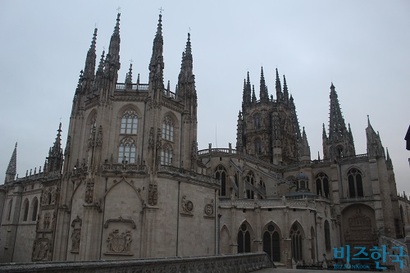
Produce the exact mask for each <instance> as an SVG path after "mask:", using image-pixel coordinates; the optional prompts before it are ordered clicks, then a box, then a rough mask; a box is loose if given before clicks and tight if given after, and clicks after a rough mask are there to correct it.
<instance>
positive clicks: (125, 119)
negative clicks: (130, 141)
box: [120, 111, 138, 135]
mask: <svg viewBox="0 0 410 273" xmlns="http://www.w3.org/2000/svg"><path fill="white" fill-rule="evenodd" d="M137 132H138V116H137V113H136V112H135V111H127V112H125V113H124V114H123V115H122V118H121V129H120V133H121V134H127V135H129V134H137Z"/></svg>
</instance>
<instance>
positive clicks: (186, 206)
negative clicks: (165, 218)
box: [181, 195, 194, 215]
mask: <svg viewBox="0 0 410 273" xmlns="http://www.w3.org/2000/svg"><path fill="white" fill-rule="evenodd" d="M181 206H182V212H183V213H184V214H188V215H192V212H193V210H194V203H192V201H191V200H187V199H186V195H184V196H182V200H181Z"/></svg>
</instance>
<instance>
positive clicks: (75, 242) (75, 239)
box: [71, 216, 82, 253]
mask: <svg viewBox="0 0 410 273" xmlns="http://www.w3.org/2000/svg"><path fill="white" fill-rule="evenodd" d="M81 226H82V220H81V218H80V217H78V216H77V218H75V219H74V220H73V221H72V222H71V227H72V228H73V232H72V233H71V253H79V251H80V241H81Z"/></svg>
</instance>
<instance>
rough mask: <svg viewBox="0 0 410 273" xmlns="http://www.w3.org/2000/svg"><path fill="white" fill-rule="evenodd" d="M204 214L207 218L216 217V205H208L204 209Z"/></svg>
mask: <svg viewBox="0 0 410 273" xmlns="http://www.w3.org/2000/svg"><path fill="white" fill-rule="evenodd" d="M204 212H205V215H206V216H212V215H214V205H213V204H206V205H205V208H204Z"/></svg>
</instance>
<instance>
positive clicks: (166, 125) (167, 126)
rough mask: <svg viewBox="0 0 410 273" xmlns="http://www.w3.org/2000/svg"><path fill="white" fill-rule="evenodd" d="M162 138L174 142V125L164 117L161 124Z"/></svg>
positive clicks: (168, 118)
mask: <svg viewBox="0 0 410 273" xmlns="http://www.w3.org/2000/svg"><path fill="white" fill-rule="evenodd" d="M162 138H163V139H165V140H168V141H171V142H173V141H174V123H173V121H172V119H171V117H170V116H166V117H165V118H164V120H163V122H162Z"/></svg>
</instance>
